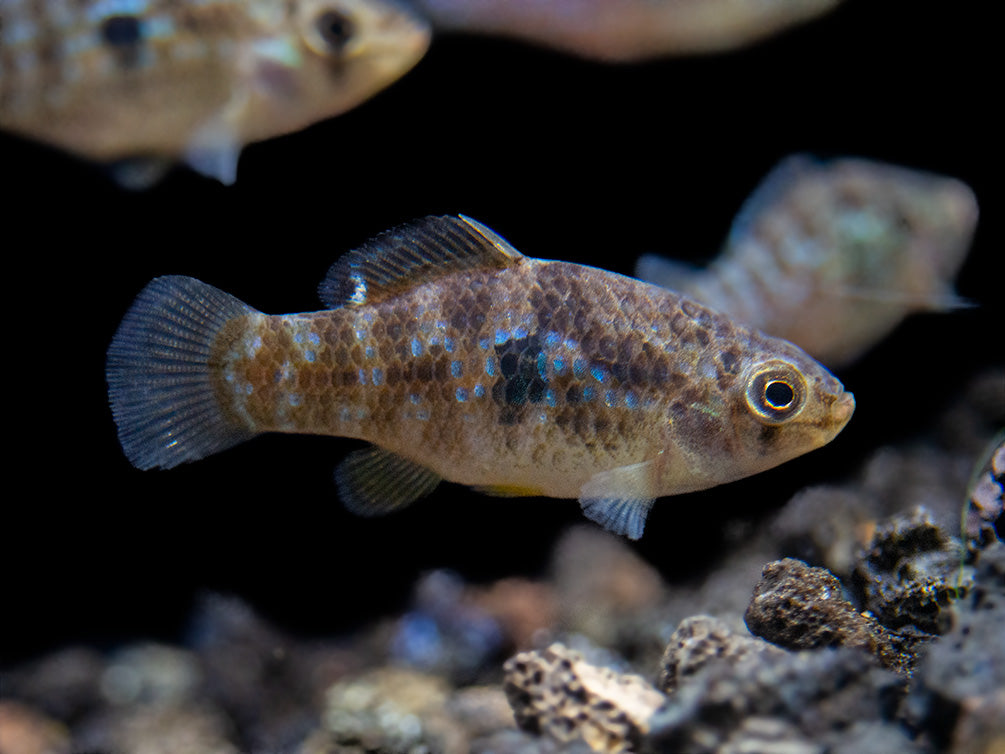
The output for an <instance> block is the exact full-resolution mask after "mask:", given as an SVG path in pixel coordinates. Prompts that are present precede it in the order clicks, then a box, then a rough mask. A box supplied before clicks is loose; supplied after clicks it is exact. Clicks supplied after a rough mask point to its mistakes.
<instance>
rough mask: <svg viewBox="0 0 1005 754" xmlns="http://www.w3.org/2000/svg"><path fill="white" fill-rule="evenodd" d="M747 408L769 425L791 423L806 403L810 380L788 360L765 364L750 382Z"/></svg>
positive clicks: (751, 377)
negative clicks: (807, 387)
mask: <svg viewBox="0 0 1005 754" xmlns="http://www.w3.org/2000/svg"><path fill="white" fill-rule="evenodd" d="M746 398H747V408H748V409H749V410H750V412H751V413H752V414H754V416H756V417H757V418H758V419H760V420H761V421H763V422H766V423H768V424H781V423H783V422H785V421H788V420H789V419H791V418H792V417H793V416H795V415H796V414H797V413H799V411H800V409H802V407H803V404H804V403H805V402H806V381H805V380H804V379H803V376H802V374H800V373H799V370H798V369H796V368H795V367H793V366H792V365H791V364H788V363H786V362H784V361H771V362H768V363H767V364H761V365H760V366H759V367H758V368H757V369H756V370H755V371H754V373H753V374H752V375H751V376H750V379H748V380H747V395H746Z"/></svg>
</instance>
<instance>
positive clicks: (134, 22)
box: [101, 16, 143, 49]
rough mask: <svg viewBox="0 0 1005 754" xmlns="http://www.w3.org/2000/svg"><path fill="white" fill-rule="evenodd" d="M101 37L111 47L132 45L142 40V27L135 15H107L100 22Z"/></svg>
mask: <svg viewBox="0 0 1005 754" xmlns="http://www.w3.org/2000/svg"><path fill="white" fill-rule="evenodd" d="M101 38H102V39H103V40H104V42H105V44H107V45H109V46H111V47H116V48H119V49H121V48H125V47H132V46H134V45H138V44H139V43H140V42H142V41H143V28H142V26H141V25H140V20H139V19H138V18H136V16H109V17H108V18H106V19H105V20H104V21H103V22H102V24H101Z"/></svg>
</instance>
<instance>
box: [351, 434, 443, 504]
mask: <svg viewBox="0 0 1005 754" xmlns="http://www.w3.org/2000/svg"><path fill="white" fill-rule="evenodd" d="M440 481H441V478H440V476H439V475H438V474H437V473H436V472H434V471H431V470H430V469H427V468H426V467H425V466H422V465H420V464H418V463H416V462H415V461H410V460H409V459H407V458H404V457H402V456H399V455H398V454H397V453H392V452H391V451H389V450H384V449H383V448H379V447H377V446H376V445H371V446H369V447H367V448H362V449H361V450H356V451H353V452H352V453H350V454H349V455H348V456H346V457H345V459H344V460H343V461H342V463H340V464H339V465H338V468H337V469H336V470H335V483H336V485H338V491H339V495H340V496H341V498H342V502H343V503H345V507H346V508H347V509H348V510H349V511H351V512H352V513H355V514H356V515H359V516H381V515H383V514H385V513H390V512H391V511H394V510H398V509H400V508H404V507H406V506H408V505H410V504H412V503H414V502H415V501H416V500H418V499H419V498H420V497H425V496H426V495H428V494H429V493H430V492H432V491H433V490H434V489H436V485H438V484H439V483H440Z"/></svg>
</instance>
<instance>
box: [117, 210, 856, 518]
mask: <svg viewBox="0 0 1005 754" xmlns="http://www.w3.org/2000/svg"><path fill="white" fill-rule="evenodd" d="M320 293H321V298H322V301H323V303H324V304H325V306H327V307H329V308H327V309H325V310H322V311H317V312H310V313H303V314H286V315H275V316H270V315H266V314H263V313H261V312H258V311H256V310H254V309H252V308H251V307H249V306H247V305H246V304H244V303H242V302H241V301H239V300H237V299H236V298H234V297H232V296H230V295H228V294H226V293H224V292H222V291H220V290H217V289H216V288H213V287H211V286H209V285H207V284H205V283H202V282H200V281H198V280H195V279H193V278H188V277H161V278H156V279H155V280H153V281H152V282H151V283H150V284H149V285H148V286H147V287H146V288H145V289H144V290H143V291H142V292H141V293H140V295H139V297H138V298H137V299H136V301H135V303H134V304H133V306H132V308H131V309H130V310H129V312H128V313H127V314H126V316H125V318H124V319H123V322H122V324H121V325H120V327H119V330H118V332H117V333H116V335H115V337H114V339H113V341H112V343H111V346H110V348H109V352H108V364H107V378H108V385H109V397H110V401H111V406H112V412H113V415H114V417H115V422H116V424H117V425H118V431H119V440H120V442H121V444H122V447H123V450H124V451H125V454H126V456H127V457H128V458H129V460H130V461H131V462H132V463H133V465H135V466H137V467H139V468H141V469H149V468H153V467H158V466H159V467H164V468H169V467H172V466H176V465H178V464H180V463H183V462H185V461H193V460H196V459H198V458H202V457H204V456H206V455H209V454H210V453H214V452H216V451H219V450H222V449H224V448H227V447H229V446H231V445H234V444H235V443H238V442H241V441H243V440H246V439H248V438H251V437H253V436H255V435H257V434H259V433H262V432H301V433H312V434H323V435H339V436H345V437H353V438H359V439H362V440H366V441H368V442H369V443H372V445H370V446H368V447H366V448H364V449H361V450H358V451H355V452H352V453H351V454H349V456H348V457H347V458H346V459H345V460H344V461H343V462H342V463H341V465H340V466H339V467H338V471H337V472H336V481H337V484H338V488H339V490H340V493H341V497H342V499H343V501H344V502H345V503H346V504H347V506H348V507H349V509H350V510H353V511H355V512H358V513H361V514H377V513H383V512H386V511H389V510H392V509H394V508H399V507H401V506H404V505H408V504H409V503H411V502H413V501H414V500H416V499H417V498H419V497H421V496H423V495H426V494H428V493H429V492H431V491H432V490H433V489H434V488H435V487H436V486H437V484H438V483H439V482H440V481H441V480H442V479H446V480H448V481H451V482H459V483H461V484H466V485H471V486H473V487H476V488H478V489H480V490H483V491H485V492H488V493H490V494H496V495H542V496H550V497H558V498H578V499H579V501H580V503H581V505H582V507H583V510H584V512H585V514H586V515H587V516H588V517H589V518H591V519H593V520H594V521H597V522H599V523H601V524H602V525H603V526H605V527H607V528H608V529H610V530H611V531H614V532H617V533H619V534H625V535H627V536H629V537H632V538H638V537H639V536H641V535H642V530H643V527H644V524H645V519H646V515H647V513H648V511H649V508H650V506H651V505H652V502H653V500H654V499H655V498H657V497H661V496H664V495H672V494H676V493H682V492H688V491H691V490H699V489H702V488H706V487H711V486H713V485H717V484H721V483H723V482H728V481H730V480H733V479H738V478H740V477H744V476H747V475H749V474H753V473H756V472H758V471H762V470H764V469H768V468H770V467H773V466H775V465H777V464H780V463H782V462H784V461H786V460H789V459H791V458H793V457H795V456H798V455H801V454H802V453H805V452H807V451H809V450H812V449H814V448H818V447H820V446H822V445H824V444H825V443H827V442H829V441H830V440H831V439H832V438H833V437H834V436H835V435H836V434H837V433H838V432H839V431H840V430H841V429H842V427H844V425H845V423H846V422H847V421H848V419H849V418H850V416H851V414H852V411H853V409H854V405H855V402H854V399H853V397H852V395H851V394H850V393H847V392H845V391H844V389H843V387H842V385H841V383H840V382H838V380H837V379H835V378H834V377H833V376H832V375H831V374H830V373H829V372H828V371H827V370H826V369H825V368H823V367H822V366H820V365H819V364H817V363H816V362H814V361H813V360H812V359H811V358H809V357H808V356H807V355H806V354H805V353H803V352H802V351H801V350H799V349H798V348H796V347H795V346H793V345H792V344H790V343H787V342H785V341H782V340H779V339H777V338H771V337H767V336H765V335H762V334H761V333H759V332H756V331H754V330H750V329H748V328H746V327H743V326H741V325H737V324H736V323H734V322H732V321H731V320H729V319H727V318H726V317H724V316H722V315H720V314H717V313H715V312H713V311H711V310H709V309H707V308H705V307H704V306H701V305H699V304H697V303H695V302H693V301H691V300H689V299H686V298H683V297H682V296H679V295H677V294H675V293H672V292H670V291H667V290H664V289H662V288H659V287H657V286H653V285H648V284H646V283H642V282H639V281H637V280H633V279H631V278H628V277H624V276H621V275H617V274H614V273H611V272H606V271H603V270H598V269H595V268H592V267H585V266H582V265H577V264H571V263H567V262H558V261H543V260H538V259H532V258H529V257H525V256H524V255H522V254H521V253H520V252H518V251H517V250H516V249H514V248H513V247H512V246H511V245H510V244H509V243H508V242H506V241H505V240H504V239H502V238H501V237H500V236H498V235H496V234H495V233H494V232H493V231H492V230H490V229H489V228H487V227H485V226H484V225H481V224H480V223H478V222H476V221H474V220H471V219H470V218H466V217H463V216H461V217H429V218H425V219H423V220H419V221H416V222H414V223H412V224H409V225H405V226H402V227H400V228H397V229H395V230H392V231H388V232H386V233H384V234H382V235H380V236H378V237H376V238H375V239H373V240H372V241H370V242H369V243H368V244H366V245H364V246H363V247H362V248H360V249H357V250H355V251H352V252H349V253H348V254H346V255H344V256H343V257H342V258H341V259H340V260H338V261H337V262H336V263H335V265H334V266H333V267H332V268H331V270H330V272H329V274H328V276H327V278H326V279H325V280H324V282H323V283H322V284H321V287H320Z"/></svg>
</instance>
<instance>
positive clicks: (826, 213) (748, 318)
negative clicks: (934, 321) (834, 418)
mask: <svg viewBox="0 0 1005 754" xmlns="http://www.w3.org/2000/svg"><path fill="white" fill-rule="evenodd" d="M977 216H978V209H977V200H976V198H975V196H974V193H973V191H971V189H970V188H969V187H968V186H967V185H966V184H964V183H962V182H961V181H958V180H956V179H954V178H947V177H944V176H940V175H934V174H930V173H923V172H919V171H915V170H910V169H908V168H902V167H896V166H892V165H886V164H883V163H879V162H874V161H871V160H866V159H854V158H846V159H835V160H833V161H830V162H821V161H818V160H816V159H814V158H812V157H809V156H807V155H795V156H791V157H789V158H787V159H785V160H783V161H782V162H781V163H780V164H779V165H778V166H777V167H776V168H775V169H774V170H773V171H772V172H771V173H770V174H769V175H768V177H767V178H765V179H764V181H763V182H762V183H761V185H760V186H759V187H758V188H757V189H756V190H755V191H754V193H753V194H752V195H751V197H750V198H749V199H748V200H747V202H746V203H745V204H744V206H743V208H742V209H741V211H740V213H739V214H738V215H737V217H736V218H735V220H734V221H733V226H732V228H731V230H730V233H729V237H728V238H727V241H726V244H725V248H724V249H723V251H722V252H721V253H720V254H719V256H718V257H716V258H715V260H713V261H712V263H711V264H710V265H709V266H708V267H706V268H697V267H693V266H691V265H688V264H684V263H680V262H675V261H672V260H669V259H665V258H663V257H661V256H657V255H652V254H649V255H644V256H642V257H640V258H639V260H638V262H637V264H636V268H635V272H636V275H637V276H638V277H639V278H641V279H643V280H647V281H649V282H652V283H656V284H657V285H661V286H663V287H665V288H671V289H673V290H675V291H678V292H679V293H683V294H685V295H689V296H692V297H694V298H696V299H697V300H699V301H701V302H702V303H704V304H706V305H708V306H710V307H712V308H713V309H717V310H719V311H722V312H725V313H727V314H729V315H730V316H732V317H735V318H736V319H738V320H739V321H741V322H745V323H747V324H748V325H751V326H753V327H756V328H759V329H761V330H763V331H765V332H767V333H770V334H772V335H775V336H777V337H780V338H784V339H786V340H789V341H792V342H793V343H796V344H798V345H799V346H800V347H802V348H803V349H804V350H806V351H807V352H808V353H810V354H811V355H813V356H814V357H815V358H817V359H819V360H820V361H821V362H823V363H824V364H826V365H827V366H829V367H831V368H836V367H840V366H843V365H846V364H848V363H850V362H852V361H854V360H855V359H857V358H858V357H859V356H860V355H862V354H863V353H864V352H865V351H866V350H868V349H869V348H870V347H871V346H872V345H873V344H875V343H876V342H878V341H879V340H881V339H882V338H883V337H884V336H886V335H887V334H888V333H889V332H890V331H892V330H893V328H894V327H896V326H897V324H899V323H900V322H901V321H902V320H903V319H904V318H905V317H906V316H907V315H909V314H911V313H912V312H919V311H944V310H946V309H949V308H953V307H956V306H961V305H964V302H962V301H961V300H960V299H959V298H958V297H957V296H956V294H955V292H954V289H953V286H952V280H953V278H954V276H955V275H956V273H957V271H958V270H959V268H960V266H961V265H962V263H963V260H964V258H965V257H966V253H967V250H968V249H969V248H970V242H971V239H972V237H973V234H974V230H975V228H976V225H977Z"/></svg>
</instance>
